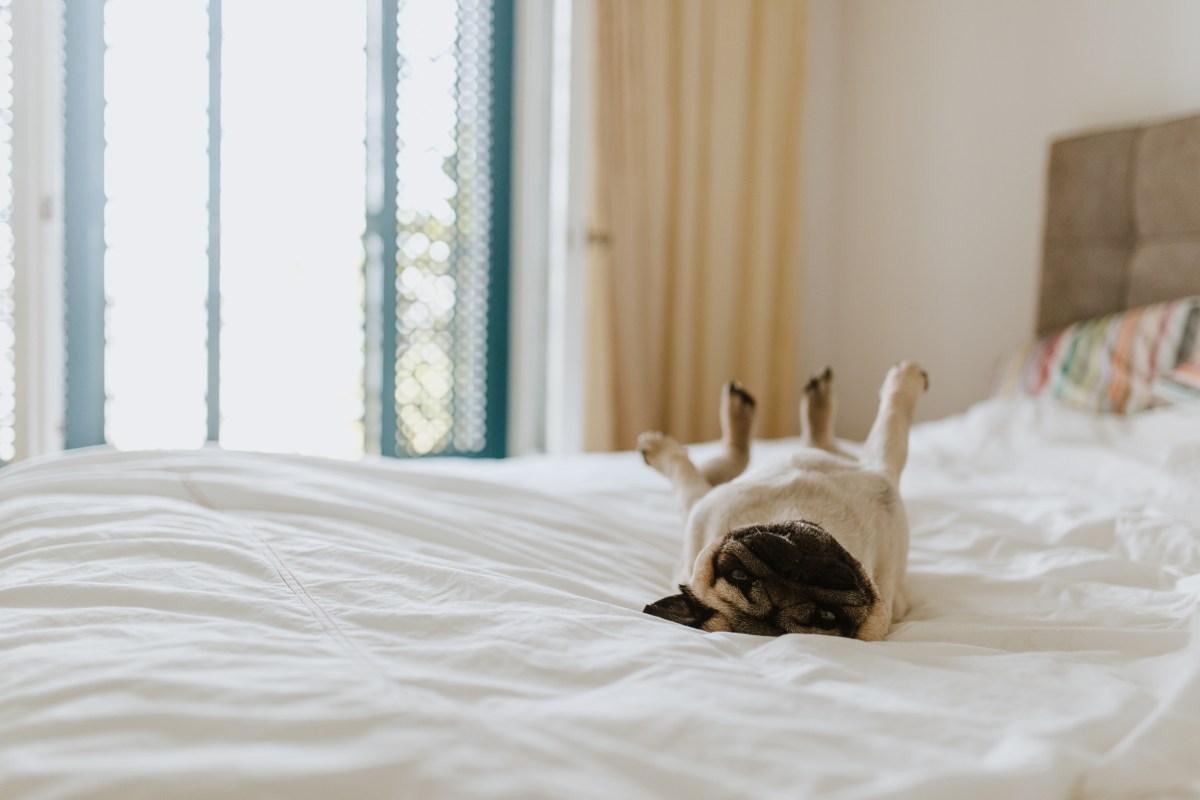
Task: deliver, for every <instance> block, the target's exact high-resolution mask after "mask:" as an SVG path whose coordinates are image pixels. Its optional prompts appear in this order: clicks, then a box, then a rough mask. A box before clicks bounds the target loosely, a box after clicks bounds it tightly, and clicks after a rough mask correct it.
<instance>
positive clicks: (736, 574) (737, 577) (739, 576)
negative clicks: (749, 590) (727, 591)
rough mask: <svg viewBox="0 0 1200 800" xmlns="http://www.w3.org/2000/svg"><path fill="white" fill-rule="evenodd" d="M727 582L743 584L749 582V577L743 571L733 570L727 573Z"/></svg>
mask: <svg viewBox="0 0 1200 800" xmlns="http://www.w3.org/2000/svg"><path fill="white" fill-rule="evenodd" d="M729 580H731V581H733V582H734V583H745V582H746V581H748V580H750V576H749V575H747V574H746V571H745V570H744V569H735V570H734V571H733V572H731V573H729Z"/></svg>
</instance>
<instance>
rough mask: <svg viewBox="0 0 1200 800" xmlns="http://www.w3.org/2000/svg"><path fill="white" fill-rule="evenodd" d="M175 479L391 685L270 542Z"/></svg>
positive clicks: (196, 489)
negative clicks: (242, 537) (245, 537)
mask: <svg viewBox="0 0 1200 800" xmlns="http://www.w3.org/2000/svg"><path fill="white" fill-rule="evenodd" d="M178 477H179V481H180V483H182V484H183V488H184V489H186V490H187V492H188V494H190V495H191V496H192V499H193V500H195V501H196V503H197V504H199V505H200V506H203V507H204V508H205V509H207V510H209V511H211V512H212V513H214V514H217V515H219V516H220V517H221V518H222V519H223V520H225V521H227V522H231V523H233V524H234V525H236V526H237V527H238V528H240V529H241V530H242V531H243V532H245V533H247V534H249V536H250V537H251V538H253V539H254V541H256V542H258V545H259V548H260V550H261V551H262V552H263V554H264V555H265V556H266V558H267V560H268V561H269V562H270V563H271V566H272V567H273V568H274V570H275V573H276V574H277V575H278V576H279V577H280V579H281V580H282V581H283V582H284V584H285V585H286V586H287V587H288V590H289V591H290V592H291V593H292V594H293V595H294V596H295V597H296V599H297V600H299V601H300V602H301V604H303V605H304V607H305V608H306V609H308V613H309V614H310V615H312V617H313V618H314V619H316V621H317V624H318V625H320V626H321V629H322V630H324V631H325V632H326V633H327V634H329V635H330V636H331V637H333V638H334V639H336V640H337V641H338V642H339V643H340V644H341V646H342V648H341V649H342V650H343V652H345V653H346V654H347V655H349V656H350V657H352V658H353V659H354V660H356V661H358V662H359V664H361V665H362V666H363V667H364V668H366V669H367V670H369V671H370V672H373V673H374V674H375V675H376V676H377V677H378V678H379V679H380V680H383V681H384V682H386V683H388V684H389V685H391V684H392V683H393V681H392V679H391V678H389V677H388V675H387V673H385V672H384V671H383V670H382V669H381V668H380V667H379V665H378V664H376V663H375V660H374V659H373V658H371V656H370V655H368V654H367V653H365V652H364V651H363V650H362V649H361V648H360V647H359V646H358V645H356V644H355V643H354V640H352V639H351V638H350V637H349V636H348V635H346V632H345V631H343V630H342V628H341V626H339V625H338V624H337V621H336V620H334V619H333V617H331V616H330V615H329V612H327V611H326V610H325V609H324V608H322V607H321V604H320V603H318V602H317V601H316V599H315V598H313V596H312V595H311V594H309V592H308V590H307V589H306V588H304V584H302V583H301V582H300V579H299V578H297V577H296V576H295V574H294V573H293V572H292V571H291V570H290V569H288V567H287V565H286V564H284V562H283V559H282V558H280V557H279V554H278V553H276V552H275V548H273V547H271V545H270V543H269V542H267V540H266V539H264V538H263V537H262V536H260V535H259V534H258V532H257V531H255V530H254V529H253V528H251V527H250V526H249V525H247V524H245V523H244V522H242V521H241V520H239V519H237V518H236V517H234V516H232V515H229V514H226V513H224V512H222V511H219V510H218V509H217V508H216V507H215V506H214V505H213V504H212V501H210V500H209V499H208V497H207V496H206V495H205V494H204V492H203V490H201V489H200V487H199V486H197V485H195V483H194V482H193V481H192V480H191V479H189V478H186V477H184V476H183V475H179V476H178Z"/></svg>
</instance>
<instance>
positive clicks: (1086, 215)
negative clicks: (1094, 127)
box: [1038, 116, 1200, 334]
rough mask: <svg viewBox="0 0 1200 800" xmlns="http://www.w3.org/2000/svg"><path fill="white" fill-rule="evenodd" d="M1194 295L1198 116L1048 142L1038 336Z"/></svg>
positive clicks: (1199, 227) (1199, 245)
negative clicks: (1122, 311)
mask: <svg viewBox="0 0 1200 800" xmlns="http://www.w3.org/2000/svg"><path fill="white" fill-rule="evenodd" d="M1191 294H1200V116H1195V117H1189V118H1187V119H1180V120H1174V121H1171V122H1161V123H1156V124H1151V125H1144V126H1140V127H1136V128H1125V129H1121V130H1112V131H1106V132H1103V133H1091V134H1087V135H1083V136H1074V137H1071V138H1067V139H1061V140H1059V141H1056V142H1054V144H1053V145H1052V146H1051V148H1050V174H1049V181H1048V186H1047V199H1046V229H1045V247H1044V250H1043V256H1042V285H1041V295H1040V300H1039V308H1038V333H1039V334H1041V333H1045V332H1047V331H1050V330H1053V329H1055V328H1058V327H1061V326H1063V325H1066V324H1069V323H1071V322H1075V321H1077V320H1081V319H1086V318H1087V317H1093V316H1097V315H1100V314H1107V313H1110V312H1113V311H1121V310H1123V309H1126V308H1131V307H1133V306H1139V305H1144V304H1146V303H1153V302H1157V301H1160V300H1168V299H1170V298H1173V297H1181V296H1186V295H1191Z"/></svg>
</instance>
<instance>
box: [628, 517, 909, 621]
mask: <svg viewBox="0 0 1200 800" xmlns="http://www.w3.org/2000/svg"><path fill="white" fill-rule="evenodd" d="M679 588H680V590H681V591H680V593H679V594H676V595H671V596H670V597H664V598H663V599H662V600H659V601H658V602H655V603H651V604H650V605H648V606H646V608H645V613H647V614H653V615H654V616H656V617H662V618H663V619H669V620H671V621H672V622H678V623H680V624H682V625H688V626H690V627H693V628H700V629H701V630H705V631H737V632H739V633H754V634H758V635H760V636H781V635H783V634H785V633H821V634H827V635H832V636H845V637H848V638H854V639H867V640H877V639H882V638H883V637H884V636H885V635H886V634H887V629H888V624H889V623H890V619H888V617H890V616H891V615H890V612H889V611H888V610H887V608H886V607H885V604H884V603H883V602H882V601H881V600H880V597H879V592H878V591H877V590H876V588H875V584H874V583H873V582H872V581H871V578H870V576H869V575H868V574H867V572H866V570H864V569H863V568H862V565H861V564H859V563H858V559H856V558H855V557H854V556H852V555H851V554H850V553H849V552H848V551H847V550H846V548H844V547H842V545H841V544H839V543H838V542H837V540H836V539H834V538H833V537H832V536H830V535H829V534H828V533H827V532H826V531H825V529H823V528H822V527H821V526H820V525H816V524H814V523H812V522H806V521H804V520H794V521H790V522H777V523H771V524H769V525H747V526H745V527H742V528H736V529H734V530H732V531H730V532H729V533H727V534H726V535H725V536H724V537H722V538H721V539H719V540H717V541H716V542H715V543H713V545H712V546H710V547H709V548H708V549H706V550H705V551H704V552H702V553H701V554H700V557H699V558H698V559H696V565H695V569H694V571H693V574H692V580H691V581H690V582H689V583H687V584H683V585H681V586H680V587H679Z"/></svg>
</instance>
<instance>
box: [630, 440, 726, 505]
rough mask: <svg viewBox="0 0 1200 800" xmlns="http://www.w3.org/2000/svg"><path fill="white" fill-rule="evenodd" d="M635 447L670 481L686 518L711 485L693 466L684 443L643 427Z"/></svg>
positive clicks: (648, 462) (647, 461)
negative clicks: (643, 430)
mask: <svg viewBox="0 0 1200 800" xmlns="http://www.w3.org/2000/svg"><path fill="white" fill-rule="evenodd" d="M637 449H638V452H639V453H641V454H642V458H644V459H645V460H646V463H647V464H649V465H650V466H652V467H654V468H655V469H656V470H658V471H659V472H661V473H662V474H663V475H665V476H667V478H668V479H669V480H670V481H671V484H672V485H673V486H674V487H675V496H676V497H677V498H678V499H679V505H680V506H681V508H682V511H683V518H684V519H687V517H688V514H690V513H691V511H692V506H693V505H695V503H696V501H697V500H699V499H700V498H701V497H703V496H704V495H705V493H706V492H708V490H709V489H711V488H712V484H711V483H709V482H708V481H707V480H706V479H705V478H704V476H703V475H701V474H700V471H699V470H697V469H696V465H695V464H693V463H692V460H691V459H690V458H688V454H687V450H685V449H683V445H681V444H680V443H679V442H677V441H676V440H675V439H673V438H671V437H670V436H667V435H665V434H662V433H659V432H658V431H646V432H645V433H643V434H642V435H641V436H639V437H638V442H637Z"/></svg>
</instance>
